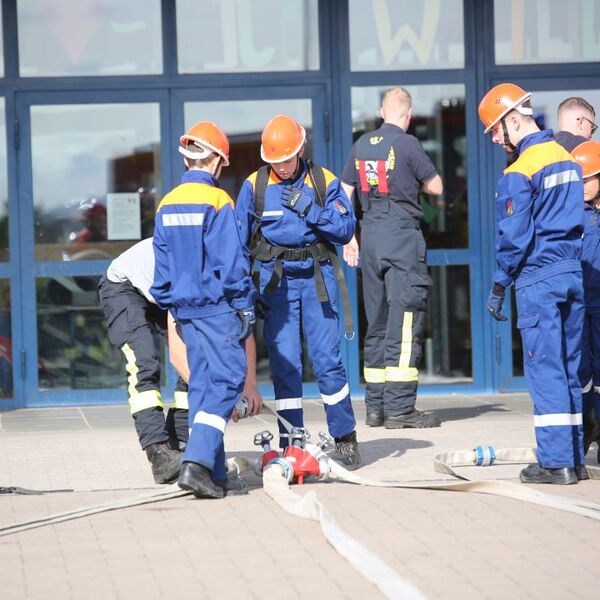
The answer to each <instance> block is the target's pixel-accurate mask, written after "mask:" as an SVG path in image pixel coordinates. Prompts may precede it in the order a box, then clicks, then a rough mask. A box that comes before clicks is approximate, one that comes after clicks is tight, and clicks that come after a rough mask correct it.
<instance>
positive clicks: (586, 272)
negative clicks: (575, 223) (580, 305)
mask: <svg viewBox="0 0 600 600" xmlns="http://www.w3.org/2000/svg"><path fill="white" fill-rule="evenodd" d="M584 206H585V232H584V234H583V252H582V254H581V266H582V269H583V288H584V291H585V308H586V310H587V311H588V312H593V313H595V314H598V313H600V209H597V208H595V207H594V205H593V204H592V203H591V202H586V203H585V205H584Z"/></svg>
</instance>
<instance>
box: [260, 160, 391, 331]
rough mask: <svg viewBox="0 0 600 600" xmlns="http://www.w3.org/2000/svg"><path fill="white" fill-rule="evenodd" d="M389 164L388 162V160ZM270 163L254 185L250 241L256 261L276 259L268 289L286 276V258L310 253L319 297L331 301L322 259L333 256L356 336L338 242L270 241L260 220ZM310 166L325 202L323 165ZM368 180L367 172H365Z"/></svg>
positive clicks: (318, 196)
mask: <svg viewBox="0 0 600 600" xmlns="http://www.w3.org/2000/svg"><path fill="white" fill-rule="evenodd" d="M384 164H385V163H384ZM269 169H270V167H269V166H263V167H261V168H260V169H259V170H258V173H257V175H256V181H255V185H254V195H255V204H254V210H255V215H254V218H255V226H254V230H253V232H252V237H251V241H250V256H251V260H252V262H254V261H255V260H259V261H261V262H267V261H271V260H274V261H275V262H274V264H273V273H272V274H271V279H269V281H268V283H267V285H266V286H265V293H266V294H272V293H273V292H274V291H275V290H276V289H277V286H278V285H279V283H280V281H281V278H282V277H283V261H284V260H287V261H296V260H297V261H299V260H306V259H307V258H308V257H309V256H310V257H312V259H313V268H314V273H315V275H314V276H315V287H316V291H317V297H318V298H319V302H321V303H322V304H324V303H326V302H329V301H330V298H329V294H328V293H327V287H326V286H325V279H324V277H323V272H322V270H321V262H323V261H327V260H329V261H330V262H331V264H332V266H333V268H334V269H335V277H336V281H337V284H338V287H339V290H340V294H341V297H342V308H343V311H344V322H345V336H346V338H347V339H352V337H354V324H353V321H352V308H351V305H350V295H349V293H348V287H347V285H346V279H345V277H344V271H343V269H342V266H341V264H340V261H339V258H338V255H337V251H336V249H335V246H334V245H333V244H331V243H330V242H317V243H316V244H313V245H312V246H306V247H305V248H289V247H285V246H275V245H273V244H270V243H269V242H267V240H266V239H265V237H264V236H263V235H262V231H261V226H260V220H261V217H262V214H263V211H264V207H265V193H266V189H267V185H268V182H269ZM306 169H307V172H308V176H309V177H310V180H311V183H312V186H313V189H314V191H315V195H316V201H317V204H318V205H319V206H325V201H326V196H327V184H326V182H325V174H324V173H323V169H322V168H321V167H320V166H318V165H315V164H313V163H312V162H311V161H308V160H307V161H306ZM365 182H366V175H365Z"/></svg>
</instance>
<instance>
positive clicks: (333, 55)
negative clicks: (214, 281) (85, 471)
mask: <svg viewBox="0 0 600 600" xmlns="http://www.w3.org/2000/svg"><path fill="white" fill-rule="evenodd" d="M15 7H16V3H15V0H8V1H7V2H3V16H4V49H5V52H4V54H5V76H4V78H2V79H0V93H1V94H2V95H3V96H4V98H5V106H6V130H7V146H8V152H7V157H8V160H7V172H8V190H9V214H10V241H9V244H10V261H9V262H6V263H0V277H1V278H7V279H9V280H10V285H11V306H12V313H11V317H12V341H13V348H12V350H13V364H14V366H13V395H14V398H13V400H3V401H2V402H1V403H0V407H1V408H3V409H4V408H16V407H22V406H50V405H52V406H56V405H69V404H71V405H73V404H95V403H98V404H99V403H120V402H124V401H125V392H124V390H90V391H44V392H39V391H38V389H37V387H38V386H37V364H36V354H37V333H36V331H35V326H32V324H31V316H32V315H34V314H36V306H35V278H36V277H39V276H58V275H95V274H96V275H97V274H100V273H101V272H103V271H104V270H105V268H106V266H107V262H108V261H87V262H80V263H75V262H74V263H71V264H66V263H62V262H59V261H46V262H36V261H35V260H34V239H33V232H34V227H33V206H32V190H31V142H30V132H31V131H30V123H29V107H30V106H31V105H32V104H53V103H57V104H62V103H65V104H70V103H79V102H93V103H103V102H148V101H155V102H159V103H160V114H161V156H162V165H161V169H162V185H163V190H167V189H169V188H170V187H171V186H172V185H174V184H175V183H176V181H177V178H178V176H179V174H180V172H181V165H180V163H179V162H177V161H178V159H177V155H175V154H174V153H173V152H172V149H173V147H174V144H176V142H177V138H178V136H179V134H180V132H181V129H182V127H183V109H182V107H183V102H184V101H188V100H220V99H225V98H226V99H246V98H250V99H260V98H265V99H267V98H268V99H272V98H288V97H293V98H298V97H310V98H312V99H313V124H314V130H315V135H314V138H315V139H314V140H313V141H314V143H315V158H316V159H317V160H318V161H321V162H323V163H324V164H326V165H327V166H329V167H330V168H331V169H332V170H333V171H334V172H336V173H340V172H341V170H342V168H343V166H344V162H345V158H346V155H347V153H348V150H349V148H350V146H351V143H352V133H351V123H352V118H351V104H350V103H351V98H350V90H351V88H352V87H353V86H363V85H390V86H391V85H405V86H409V87H410V86H417V85H426V84H431V83H436V84H440V83H441V84H443V83H448V84H456V83H460V84H463V85H465V89H466V129H467V132H466V133H467V148H468V150H467V160H468V166H469V171H468V175H467V185H468V197H469V219H470V226H469V247H468V248H466V249H460V250H451V249H448V250H443V249H441V250H431V251H430V252H429V254H428V262H429V264H430V265H432V266H442V265H468V266H469V268H470V274H471V282H470V293H471V335H472V340H473V361H472V364H473V383H471V384H458V385H439V386H437V385H436V386H431V385H429V386H422V387H421V388H420V392H421V393H427V394H449V393H481V392H493V391H498V390H502V391H516V390H523V389H525V384H524V381H523V379H522V378H519V377H514V376H513V373H512V348H511V344H512V340H511V339H510V326H509V325H508V324H497V323H496V322H494V321H493V320H492V319H490V318H489V317H488V316H487V315H486V313H485V310H484V302H485V298H486V297H487V292H488V289H489V285H490V282H491V278H492V274H493V270H494V234H493V232H494V189H495V184H496V181H497V178H498V176H499V173H500V170H501V166H502V163H503V156H502V151H501V150H499V149H494V148H493V147H492V144H491V143H490V141H489V140H488V139H486V138H485V137H484V136H483V135H481V132H482V128H481V124H480V122H479V119H478V116H477V105H478V102H479V99H480V98H481V97H482V96H483V94H484V93H485V92H486V91H487V90H488V89H489V88H490V87H491V86H492V85H494V84H495V83H498V82H501V81H514V82H516V83H519V84H520V85H522V86H523V87H525V88H526V89H529V90H531V91H534V92H535V91H536V90H549V89H564V90H568V89H586V88H600V73H599V72H598V63H581V64H567V65H566V64H556V65H547V64H546V65H500V66H497V65H495V62H494V47H493V46H494V43H493V40H494V21H493V17H494V15H493V13H494V10H493V2H492V1H491V0H486V1H479V0H464V32H465V66H464V68H463V69H451V70H430V71H427V70H422V71H408V72H391V71H379V72H368V73H366V72H351V71H350V58H349V47H350V46H349V44H350V40H349V29H348V22H349V20H348V2H347V0H321V1H320V3H319V27H320V69H319V70H318V71H312V72H291V73H276V72H273V73H231V74H209V75H183V76H182V75H179V74H178V72H177V44H176V19H175V8H174V3H172V2H169V1H168V0H163V2H162V15H163V59H164V60H163V63H164V73H163V74H162V75H157V76H139V77H138V76H133V77H121V76H119V77H87V78H50V77H48V78H19V76H18V40H17V33H16V8H15ZM83 89H85V90H87V91H86V92H83V91H81V90H83ZM128 90H129V91H128ZM373 108H374V110H376V108H377V107H373ZM16 123H18V125H19V130H18V131H17V130H16ZM13 140H14V143H13ZM19 140H20V144H19ZM346 277H347V281H348V284H349V288H350V292H351V302H352V307H353V313H354V314H355V315H356V314H357V290H356V272H355V270H353V269H349V268H346ZM342 347H343V348H342V349H343V354H344V359H345V361H346V366H347V371H348V380H349V384H350V388H351V391H352V393H353V394H354V395H355V396H359V395H361V394H362V393H363V390H364V388H363V387H362V386H361V383H360V380H361V377H360V372H359V350H358V349H359V345H358V340H357V339H356V338H355V339H354V340H352V341H344V342H343V344H342ZM25 350H26V352H25ZM173 379H174V377H173V374H172V373H171V374H170V375H169V377H168V388H169V389H171V388H172V385H173ZM262 391H263V393H264V394H265V397H270V395H271V394H272V390H271V386H264V389H263V390H262ZM317 393H318V390H317V389H316V386H315V385H308V386H306V388H305V394H306V395H307V396H314V395H316V394H317Z"/></svg>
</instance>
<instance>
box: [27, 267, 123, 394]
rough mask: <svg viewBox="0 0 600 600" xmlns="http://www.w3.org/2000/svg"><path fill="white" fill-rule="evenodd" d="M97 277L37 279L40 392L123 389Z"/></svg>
mask: <svg viewBox="0 0 600 600" xmlns="http://www.w3.org/2000/svg"><path fill="white" fill-rule="evenodd" d="M98 279H99V277H98V276H83V277H60V276H56V277H40V278H38V279H37V280H36V300H37V327H38V387H39V389H40V390H50V389H71V390H80V389H107V388H117V387H125V361H124V360H123V358H122V354H121V352H120V351H119V350H117V349H116V348H113V347H112V346H111V344H110V342H109V340H108V334H107V332H106V326H105V323H104V314H103V313H102V309H101V308H100V306H99V305H98V299H97V296H96V287H97V285H98Z"/></svg>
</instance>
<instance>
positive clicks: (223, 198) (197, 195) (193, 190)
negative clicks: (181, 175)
mask: <svg viewBox="0 0 600 600" xmlns="http://www.w3.org/2000/svg"><path fill="white" fill-rule="evenodd" d="M174 204H206V205H208V206H212V207H213V208H214V209H215V210H221V209H222V208H223V207H224V206H227V205H229V206H231V208H233V200H232V199H231V197H230V196H229V194H228V193H227V192H226V191H225V190H222V189H219V188H216V187H213V186H212V185H207V184H206V183H182V184H180V185H178V186H177V187H176V188H174V189H173V190H171V191H170V192H169V193H168V194H167V195H166V196H165V197H164V198H163V199H162V200H161V202H160V204H159V205H158V209H157V210H156V212H158V211H159V210H160V209H161V207H163V206H170V205H174Z"/></svg>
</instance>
